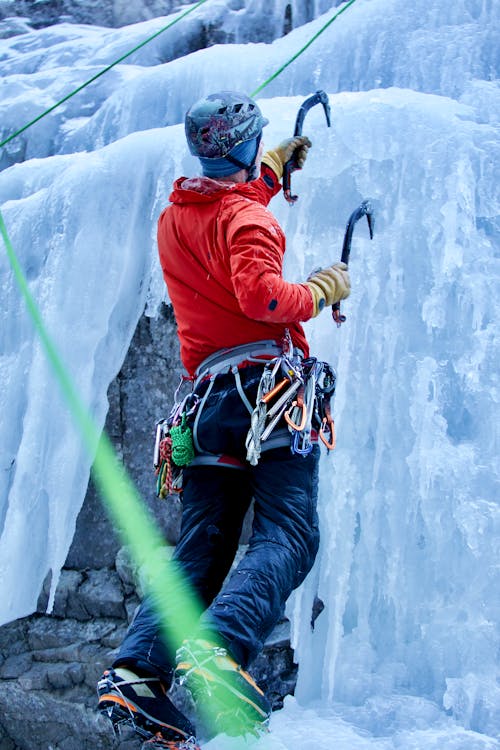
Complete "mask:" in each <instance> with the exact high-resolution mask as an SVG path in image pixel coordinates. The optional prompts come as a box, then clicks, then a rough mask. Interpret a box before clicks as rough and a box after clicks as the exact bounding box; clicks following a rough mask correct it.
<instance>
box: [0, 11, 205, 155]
mask: <svg viewBox="0 0 500 750" xmlns="http://www.w3.org/2000/svg"><path fill="white" fill-rule="evenodd" d="M206 2H207V0H199V2H197V3H196V5H193V7H192V8H189V9H188V10H185V11H184V12H183V13H181V14H180V16H177V18H175V19H174V20H173V21H170V22H169V23H167V25H166V26H163V28H161V29H160V30H159V31H156V32H155V33H154V34H152V35H151V36H149V37H148V38H147V39H144V41H143V42H141V43H140V44H138V45H137V46H136V47H134V49H131V50H130V51H129V52H126V53H125V54H124V55H122V56H121V57H119V58H118V60H115V61H114V62H112V63H111V64H110V65H107V66H106V67H105V68H103V69H102V70H101V71H100V72H99V73H96V75H95V76H92V78H89V79H88V81H85V83H82V85H81V86H78V88H76V89H75V90H74V91H71V93H69V94H67V96H64V97H63V98H62V99H60V100H59V101H58V102H56V103H55V104H53V105H52V107H49V108H48V109H46V110H45V112H42V113H41V114H40V115H38V117H35V118H34V120H31V122H28V123H27V124H26V125H23V127H22V128H19V130H16V132H15V133H12V135H9V137H8V138H6V139H5V140H4V141H2V142H1V143H0V148H2V147H3V146H5V145H6V144H7V143H9V142H10V141H12V140H13V139H14V138H16V137H17V136H18V135H21V133H24V131H25V130H28V128H30V127H31V126H32V125H34V124H35V123H36V122H39V120H41V119H42V118H43V117H45V116H46V115H48V114H50V113H51V112H53V111H54V110H55V109H57V107H60V106H61V104H64V102H67V101H68V99H71V97H73V96H75V94H78V93H79V92H80V91H82V89H84V88H86V87H87V86H89V85H90V84H91V83H93V82H94V81H97V79H98V78H100V77H101V76H103V75H104V74H105V73H107V72H108V70H111V68H114V67H115V65H119V64H120V63H121V62H123V60H126V59H127V57H130V55H133V54H134V52H137V50H139V49H141V48H142V47H144V46H145V45H146V44H149V42H151V41H152V40H153V39H156V37H157V36H160V34H163V32H164V31H166V30H167V29H170V28H171V27H172V26H174V25H175V24H176V23H178V22H179V21H181V20H182V19H183V18H185V17H186V16H187V15H189V13H192V12H193V11H194V10H196V8H199V7H200V5H203V3H206Z"/></svg>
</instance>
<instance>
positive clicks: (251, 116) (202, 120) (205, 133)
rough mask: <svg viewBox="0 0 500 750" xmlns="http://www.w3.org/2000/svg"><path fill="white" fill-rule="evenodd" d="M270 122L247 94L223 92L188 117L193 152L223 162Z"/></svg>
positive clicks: (193, 109) (205, 100) (197, 106)
mask: <svg viewBox="0 0 500 750" xmlns="http://www.w3.org/2000/svg"><path fill="white" fill-rule="evenodd" d="M268 122H269V120H267V119H266V118H265V117H263V115H262V112H261V111H260V109H259V107H258V105H257V104H256V103H255V102H254V101H253V99H250V97H248V96H246V95H245V94H239V93H237V92H235V91H219V92H217V93H216V94H209V96H206V97H204V98H203V99H200V100H199V101H198V102H196V103H195V104H193V106H192V107H191V108H190V109H189V111H188V112H187V114H186V121H185V129H186V138H187V142H188V146H189V150H190V151H191V153H192V154H194V156H198V157H200V156H201V157H204V158H208V159H220V158H223V157H225V156H227V155H228V154H229V152H230V151H232V149H233V148H234V147H235V146H238V145H239V144H240V143H244V142H245V141H250V140H252V138H256V137H257V136H259V135H260V133H261V131H262V128H263V127H264V125H267V123H268Z"/></svg>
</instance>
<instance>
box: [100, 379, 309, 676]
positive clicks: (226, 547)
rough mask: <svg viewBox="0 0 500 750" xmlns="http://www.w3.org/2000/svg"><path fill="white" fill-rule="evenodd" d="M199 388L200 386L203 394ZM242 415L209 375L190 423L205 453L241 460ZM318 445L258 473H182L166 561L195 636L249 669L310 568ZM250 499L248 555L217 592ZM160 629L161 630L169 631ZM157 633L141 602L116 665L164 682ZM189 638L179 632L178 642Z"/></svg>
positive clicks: (147, 603) (272, 453)
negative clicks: (178, 576) (195, 612)
mask: <svg viewBox="0 0 500 750" xmlns="http://www.w3.org/2000/svg"><path fill="white" fill-rule="evenodd" d="M261 373H262V367H261V366H256V367H254V366H252V367H247V368H244V369H243V370H242V371H241V380H242V383H243V387H244V390H245V393H246V394H247V395H248V397H249V399H250V400H251V399H252V397H253V402H255V394H256V391H257V387H258V382H259V379H260V375H261ZM203 387H204V386H203V384H202V386H201V389H202V390H203ZM249 420H250V415H249V412H248V409H247V408H246V406H245V405H244V403H243V401H242V400H241V398H240V396H239V393H238V390H237V388H236V385H235V381H234V377H233V375H231V374H224V375H220V376H218V377H217V379H216V382H215V384H213V386H212V389H211V393H210V396H209V398H208V399H207V401H206V404H205V406H204V409H203V413H202V414H201V416H200V419H199V422H198V439H199V442H200V445H201V447H202V449H203V450H204V451H210V452H213V453H214V454H226V453H228V452H231V451H232V453H233V455H235V456H236V457H238V458H240V459H241V458H242V457H244V456H245V437H246V434H247V431H248V427H249ZM318 461H319V448H318V446H315V447H314V448H313V450H312V451H311V453H309V455H307V456H300V455H294V454H293V453H291V451H290V449H289V447H280V448H276V449H272V450H268V451H266V452H264V453H263V454H262V456H261V459H260V461H259V463H258V464H257V466H250V464H248V463H246V464H243V466H244V468H242V469H234V468H226V467H221V466H193V467H188V468H187V469H185V470H184V484H183V492H182V503H183V513H182V523H181V532H180V538H179V541H178V543H177V546H176V550H175V554H174V560H175V561H176V562H177V563H178V564H179V565H180V566H181V567H182V569H183V571H184V573H185V577H186V579H187V581H188V582H189V584H190V586H191V589H192V590H193V591H194V592H196V593H197V595H198V596H199V598H200V600H201V603H202V607H204V613H203V615H202V617H201V621H200V622H199V623H192V628H193V631H194V630H195V629H196V632H197V634H201V635H203V636H204V637H206V638H210V637H211V635H212V634H216V635H217V637H218V638H219V639H221V640H222V642H223V644H224V645H226V646H227V648H228V649H229V651H230V653H231V654H232V656H233V657H234V658H235V659H236V661H238V662H239V663H240V664H241V665H242V666H243V667H247V666H248V665H249V664H250V663H251V661H252V660H253V659H254V658H255V657H256V656H257V655H258V653H259V652H260V651H261V649H262V647H263V645H264V642H265V640H266V638H267V636H268V635H269V634H270V632H271V630H272V629H273V627H274V626H275V624H276V623H277V621H278V620H279V618H280V617H281V616H282V614H283V609H284V605H285V602H286V600H287V598H288V597H289V595H290V593H291V592H292V590H293V589H294V588H296V587H297V586H299V585H300V584H301V583H302V581H303V580H304V578H305V576H306V575H307V573H308V572H309V570H310V569H311V567H312V564H313V562H314V559H315V556H316V553H317V549H318V543H319V532H318V519H317V512H316V501H317V488H318ZM252 499H253V500H254V518H253V527H252V534H251V537H250V540H249V544H248V548H247V550H246V552H245V554H244V556H243V557H242V559H241V560H240V562H239V563H238V565H237V566H236V567H235V568H234V570H233V571H232V573H231V575H230V577H229V579H228V580H227V581H226V582H225V585H224V587H223V588H222V590H221V587H222V584H223V583H224V581H225V579H226V577H227V575H228V573H229V570H230V568H231V565H232V563H233V560H234V557H235V554H236V551H237V549H238V542H239V538H240V535H241V529H242V525H243V520H244V518H245V515H246V512H247V510H248V508H249V507H250V504H251V501H252ZM179 593H180V592H179V591H175V590H170V591H165V594H164V602H163V606H164V607H165V605H166V607H167V609H168V610H170V611H171V613H172V614H171V616H172V618H175V617H176V616H177V615H178V608H179V606H181V601H182V599H181V598H180V597H179ZM167 627H168V624H167ZM163 632H164V631H161V632H160V628H159V624H158V620H157V616H156V611H155V606H154V602H153V600H152V599H151V598H150V597H149V598H146V599H145V600H144V602H143V603H142V604H141V606H140V607H139V608H138V611H137V613H136V615H135V617H134V620H133V622H132V624H131V626H130V628H129V630H128V633H127V635H126V637H125V639H124V641H123V644H122V646H121V648H120V651H119V654H118V656H117V658H116V660H115V663H114V666H115V667H116V666H119V665H120V664H122V665H124V664H128V665H129V666H131V667H134V666H135V667H136V669H138V670H139V671H143V672H145V673H148V672H150V673H154V674H158V675H160V677H162V678H163V679H164V680H165V682H167V684H168V683H169V682H170V680H171V674H172V669H173V667H174V664H175V651H176V649H177V648H178V647H179V645H180V644H179V643H173V642H171V643H168V642H166V641H165V638H164V637H163V635H162V634H163ZM189 635H192V633H186V637H187V636H189Z"/></svg>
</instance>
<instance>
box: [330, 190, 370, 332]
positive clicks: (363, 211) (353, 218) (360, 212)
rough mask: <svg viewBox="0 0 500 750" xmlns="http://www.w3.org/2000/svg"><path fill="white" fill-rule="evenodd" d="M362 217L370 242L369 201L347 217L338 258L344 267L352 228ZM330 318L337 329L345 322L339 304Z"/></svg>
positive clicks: (347, 259) (347, 261) (348, 253)
mask: <svg viewBox="0 0 500 750" xmlns="http://www.w3.org/2000/svg"><path fill="white" fill-rule="evenodd" d="M363 216H366V220H367V222H368V230H369V232H370V239H371V240H372V239H373V227H374V225H375V218H374V215H373V208H372V204H371V203H370V201H369V200H366V201H363V203H361V205H360V206H358V207H357V208H356V209H355V210H354V211H353V212H352V214H351V215H350V216H349V221H348V222H347V225H346V229H345V234H344V243H343V245H342V255H341V257H340V260H341V262H342V263H345V264H346V266H347V265H348V263H349V256H350V254H351V242H352V233H353V232H354V227H355V226H356V222H358V221H359V220H360V219H361V218H362V217H363ZM332 317H333V319H334V321H335V322H336V324H337V327H338V328H340V326H341V325H342V323H344V322H345V320H346V317H345V315H342V314H341V312H340V302H335V304H334V305H332Z"/></svg>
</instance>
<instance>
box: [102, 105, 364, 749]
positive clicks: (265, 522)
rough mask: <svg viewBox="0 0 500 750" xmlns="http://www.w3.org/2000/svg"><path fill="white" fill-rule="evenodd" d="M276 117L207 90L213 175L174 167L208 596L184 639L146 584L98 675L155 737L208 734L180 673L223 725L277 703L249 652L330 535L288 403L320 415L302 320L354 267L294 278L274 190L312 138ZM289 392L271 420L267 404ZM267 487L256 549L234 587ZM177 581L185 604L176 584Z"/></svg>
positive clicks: (201, 586)
mask: <svg viewBox="0 0 500 750" xmlns="http://www.w3.org/2000/svg"><path fill="white" fill-rule="evenodd" d="M267 123H268V120H266V119H265V118H264V117H263V116H262V113H261V111H260V109H259V107H258V106H257V104H256V103H255V102H254V101H253V100H252V99H250V98H248V97H247V96H245V95H243V94H238V93H235V92H228V91H223V92H220V93H217V94H212V95H210V96H207V97H206V98H204V99H202V100H200V101H198V102H197V103H196V104H194V105H193V106H192V107H191V109H190V110H189V111H188V113H187V115H186V120H185V126H186V137H187V142H188V145H189V149H190V151H191V153H192V154H194V155H195V156H197V157H198V158H199V160H200V162H201V167H202V173H203V176H201V177H192V178H186V177H181V178H180V179H178V180H177V181H176V182H175V184H174V189H173V192H172V194H171V196H170V202H171V203H170V205H169V206H168V207H167V208H166V209H165V210H164V212H163V213H162V215H161V217H160V220H159V224H158V247H159V253H160V261H161V265H162V268H163V274H164V278H165V282H166V284H167V287H168V293H169V296H170V299H171V301H172V305H173V309H174V312H175V317H176V320H177V325H178V335H179V338H180V344H181V358H182V362H183V364H184V366H185V368H186V370H187V371H188V373H189V375H190V377H191V378H192V380H193V381H194V386H193V387H194V392H193V395H192V396H191V397H190V399H189V400H188V403H189V407H190V408H189V411H188V414H187V421H188V422H189V425H190V427H191V428H192V432H193V442H194V458H193V460H191V461H190V463H189V465H188V466H186V467H185V468H184V471H183V491H182V503H183V515H182V525H181V532H180V538H179V541H178V544H177V546H176V550H175V560H176V561H177V562H178V563H179V565H180V566H181V568H182V570H183V571H184V573H185V575H186V577H187V580H188V581H189V584H190V586H191V587H192V589H193V590H194V591H195V592H196V593H197V595H198V596H199V598H200V600H201V602H202V605H203V607H204V608H205V609H204V613H203V615H202V617H201V620H200V621H199V622H198V623H196V624H194V623H193V629H192V632H189V633H186V640H185V641H184V642H183V643H182V644H171V643H167V642H165V640H164V639H162V637H161V636H160V628H159V625H158V622H157V618H156V615H155V607H154V602H152V601H151V600H150V599H146V600H145V601H144V602H143V603H142V604H141V606H140V608H139V610H138V612H137V614H136V616H135V618H134V620H133V622H132V624H131V626H130V628H129V630H128V633H127V635H126V637H125V640H124V642H123V644H122V646H121V648H120V650H119V653H118V656H117V658H116V660H115V662H114V664H113V668H112V669H110V670H107V671H106V672H105V673H104V675H103V677H102V678H101V680H100V682H99V685H98V693H99V708H100V709H101V710H102V711H103V713H105V714H107V715H108V716H109V717H110V718H111V720H112V721H113V723H114V724H115V725H116V724H119V723H120V722H121V721H126V720H130V721H131V723H133V725H134V726H135V728H136V730H137V731H138V732H139V733H140V734H142V736H144V737H147V736H150V735H155V736H153V737H152V738H151V739H150V740H149V741H148V742H146V743H145V745H144V747H145V748H151V747H169V748H179V749H180V748H196V747H197V745H196V741H195V740H194V735H195V731H194V729H193V727H192V726H191V724H190V722H189V721H188V720H187V719H186V718H185V717H184V716H183V715H182V714H181V713H180V712H179V711H178V710H177V709H176V708H175V707H174V705H173V704H172V702H171V701H170V699H169V698H168V696H167V691H168V689H169V687H170V685H171V683H172V680H173V679H178V680H180V681H181V682H183V684H184V685H185V686H186V687H187V688H188V690H190V691H191V692H192V693H193V695H194V696H195V698H196V699H197V701H203V702H204V703H205V704H208V706H209V708H210V709H211V713H212V715H213V716H216V717H217V720H216V722H215V726H214V729H215V730H216V731H228V732H229V733H233V734H237V733H241V734H244V733H245V732H247V731H255V730H256V729H258V728H259V727H261V726H263V725H265V724H266V722H267V721H268V718H269V716H270V712H271V706H270V704H269V702H268V701H267V699H266V697H265V695H264V693H263V692H262V690H261V689H260V688H259V687H258V686H257V685H256V683H255V682H254V680H253V678H252V677H251V676H250V674H249V673H248V672H247V668H248V666H249V665H250V664H251V662H252V661H253V660H254V659H255V657H256V656H257V655H258V654H259V652H260V651H261V649H262V647H263V645H264V642H265V640H266V638H267V636H268V635H269V634H270V632H271V630H272V629H273V627H274V626H275V624H276V623H277V621H278V620H279V618H280V617H281V615H282V613H283V608H284V605H285V602H286V600H287V598H288V597H289V595H290V593H291V592H292V590H293V589H295V588H296V587H297V586H299V585H300V583H302V581H303V580H304V578H305V576H306V575H307V573H308V572H309V570H310V569H311V567H312V564H313V562H314V559H315V556H316V553H317V549H318V541H319V535H318V525H317V514H316V499H317V470H318V459H319V447H318V445H317V442H314V440H315V438H314V436H313V431H311V444H310V445H309V446H308V448H307V450H306V449H303V450H299V449H298V448H297V447H296V448H295V449H293V446H292V449H291V439H292V434H291V433H293V434H294V435H295V434H298V431H300V429H301V427H300V426H299V425H297V424H296V423H295V422H298V421H300V420H299V419H297V420H294V419H292V418H290V416H289V415H290V414H293V412H286V415H287V421H288V424H289V425H291V426H290V427H288V426H287V424H286V422H285V419H284V417H285V406H286V405H287V403H288V402H291V403H293V405H294V408H295V409H296V410H297V409H298V412H297V413H298V415H299V416H300V413H301V409H302V412H303V413H304V415H305V406H303V401H302V400H299V399H302V397H303V388H302V389H301V386H304V384H305V376H304V373H303V371H302V364H303V363H305V362H306V361H308V362H310V360H307V358H308V357H309V346H308V343H307V340H306V337H305V334H304V330H303V328H302V326H301V322H302V321H306V320H309V319H310V318H313V317H314V316H316V315H318V313H319V312H320V311H321V310H322V309H323V308H324V307H325V306H330V305H332V304H334V303H335V302H338V301H340V300H342V299H345V298H346V297H347V296H348V294H349V291H350V283H349V277H348V273H347V269H346V266H345V265H344V264H340V263H337V264H334V265H332V266H330V267H329V268H327V269H324V270H322V271H318V272H316V273H314V274H313V275H312V276H311V277H310V278H309V279H308V280H307V281H305V282H303V283H290V282H287V281H285V280H284V279H283V275H282V264H283V255H284V252H285V237H284V234H283V231H282V229H281V228H280V226H279V224H278V222H277V221H276V219H275V218H274V216H273V215H272V214H271V213H270V211H269V210H268V209H267V205H268V203H269V201H270V200H271V198H272V197H273V196H274V195H276V193H278V192H279V190H280V187H281V186H280V179H281V177H282V174H283V167H284V165H285V164H286V163H287V162H288V161H289V160H290V159H292V158H293V159H294V164H295V165H296V167H297V168H301V167H302V166H303V164H304V161H305V159H306V156H307V152H308V149H309V147H310V146H311V143H310V141H309V139H308V138H306V137H302V136H300V137H295V138H290V139H287V140H286V141H284V142H283V143H281V144H280V145H279V146H278V147H277V148H275V149H273V150H270V151H268V152H267V153H265V154H264V155H263V156H262V153H263V144H262V129H263V128H264V126H265V125H267ZM280 372H281V373H282V374H284V377H283V378H282V379H279V382H277V385H276V387H274V382H275V381H274V380H273V378H274V377H275V376H276V374H277V373H280ZM276 377H277V376H276ZM271 386H273V387H271ZM305 387H307V386H305ZM313 391H314V389H313ZM288 392H289V393H290V394H291V395H290V397H289V398H288V397H287V396H285V395H283V397H282V398H281V400H282V401H283V404H284V406H283V407H281V406H280V407H279V408H278V406H279V404H278V406H277V407H276V408H275V415H276V416H275V417H274V422H275V427H274V429H271V427H269V428H268V433H269V434H268V435H266V434H264V432H263V430H262V425H263V422H262V421H261V422H259V414H260V415H261V416H262V412H261V411H259V409H261V407H262V406H263V405H264V406H265V405H266V404H271V403H273V401H272V398H273V397H274V393H280V397H281V394H286V393H288ZM293 394H295V396H296V398H295V400H294V401H293V402H292V397H293ZM313 397H314V394H313ZM287 398H288V402H287ZM274 403H275V404H276V401H274ZM290 408H292V407H290ZM270 414H271V409H270V410H269V412H268V415H270ZM185 416H186V412H185ZM265 416H266V415H265V414H264V417H265ZM268 424H269V423H268ZM316 441H317V436H316ZM252 499H253V500H254V520H253V527H252V534H251V538H250V541H249V544H248V548H247V551H246V553H245V555H244V556H243V558H242V559H241V560H240V562H239V563H238V564H237V565H236V567H235V568H234V569H233V571H232V573H231V575H230V576H229V578H228V580H226V582H225V584H224V587H223V588H222V585H223V583H224V581H225V579H226V577H227V575H228V573H229V571H230V569H231V566H232V564H233V561H234V557H235V554H236V552H237V549H238V541H239V538H240V533H241V529H242V525H243V520H244V518H245V515H246V512H247V510H248V509H249V506H250V504H251V501H252ZM165 597H166V599H167V601H168V605H169V607H170V608H171V609H172V616H173V617H175V607H176V606H177V600H176V593H175V592H172V591H168V592H165Z"/></svg>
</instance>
